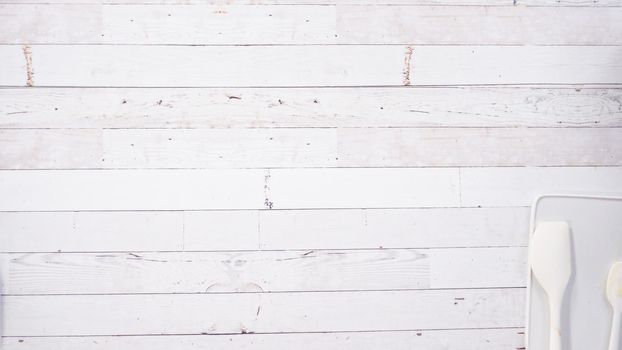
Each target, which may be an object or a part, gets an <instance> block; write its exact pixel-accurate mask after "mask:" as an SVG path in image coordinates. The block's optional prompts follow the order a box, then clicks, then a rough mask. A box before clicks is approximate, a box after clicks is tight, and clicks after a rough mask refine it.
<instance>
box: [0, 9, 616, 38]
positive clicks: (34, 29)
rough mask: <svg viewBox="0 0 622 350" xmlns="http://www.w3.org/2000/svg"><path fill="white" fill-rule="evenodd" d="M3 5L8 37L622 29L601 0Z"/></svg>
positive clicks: (487, 34)
mask: <svg viewBox="0 0 622 350" xmlns="http://www.w3.org/2000/svg"><path fill="white" fill-rule="evenodd" d="M0 6H1V7H0V13H2V21H0V43H1V44H176V45H180V44H185V45H206V44H209V45H231V44H237V45H244V44H447V45H455V44H462V45H465V44H467V45H489V44H503V45H525V44H532V45H534V44H543V45H615V44H618V43H619V38H620V36H622V25H621V24H620V23H622V10H620V9H617V8H613V9H610V8H597V7H595V8H576V7H574V8H573V7H569V8H548V7H522V6H521V7H513V6H496V7H490V6H351V5H342V4H340V5H339V6H323V5H315V6H314V5H307V6H304V7H301V6H300V5H278V6H270V5H261V6H249V5H203V4H202V5H186V6H175V5H151V6H144V5H97V4H90V5H84V4H80V5H77V4H76V5H31V4H19V5H16V4H13V5H0ZM301 9H302V10H301ZM578 22H580V23H581V24H582V25H581V26H577V25H576V23H578ZM370 26H371V27H373V28H375V30H373V31H370V30H368V28H370ZM75 28H81V30H79V31H76V30H75ZM438 28H446V30H443V31H440V30H438Z"/></svg>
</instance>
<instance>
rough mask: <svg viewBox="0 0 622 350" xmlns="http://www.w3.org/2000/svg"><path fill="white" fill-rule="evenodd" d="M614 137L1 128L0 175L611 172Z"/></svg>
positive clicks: (618, 154)
mask: <svg viewBox="0 0 622 350" xmlns="http://www.w3.org/2000/svg"><path fill="white" fill-rule="evenodd" d="M620 139H622V129H620V128H594V129H579V128H569V129H551V128H547V129H536V128H530V129H525V128H520V129H517V128H510V129H506V128H499V129H484V128H481V129H480V128H468V129H461V128H449V129H447V128H432V129H429V128H416V129H413V128H406V129H402V128H385V129H377V128H372V129H369V128H350V129H345V130H338V129H325V128H316V129H261V130H257V129H238V130H231V129H218V130H207V129H149V130H145V129H114V130H103V132H102V131H101V130H94V129H84V130H66V129H56V130H48V129H46V130H39V129H37V130H32V129H28V130H23V129H11V130H0V168H2V169H79V168H85V169H142V168H153V169H158V168H282V167H287V168H291V167H296V168H297V167H395V166H522V165H532V166H533V165H540V166H545V165H547V166H576V165H621V164H622V143H619V142H617V140H620ZM59 144H60V145H61V146H57V145H59ZM551 144H563V145H564V146H563V147H552V148H549V146H550V145H551ZM546 148H549V149H548V150H547V152H541V151H540V150H542V149H546ZM491 150H495V151H494V152H490V151H491Z"/></svg>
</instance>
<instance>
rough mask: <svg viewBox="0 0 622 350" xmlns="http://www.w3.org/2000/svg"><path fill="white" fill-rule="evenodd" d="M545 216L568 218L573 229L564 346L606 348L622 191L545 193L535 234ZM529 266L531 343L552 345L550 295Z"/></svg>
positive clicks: (621, 255) (619, 254)
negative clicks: (610, 280)
mask: <svg viewBox="0 0 622 350" xmlns="http://www.w3.org/2000/svg"><path fill="white" fill-rule="evenodd" d="M544 221H566V222H568V223H569V225H570V230H571V240H572V267H573V273H572V276H571V278H570V282H569V284H568V288H567V290H566V295H565V298H564V303H563V305H562V349H563V350H601V349H602V350H606V349H607V346H608V344H609V333H610V330H611V318H612V310H611V306H610V305H609V303H608V302H607V297H606V284H607V275H608V273H609V268H610V267H611V265H612V264H613V263H614V262H616V261H622V196H620V197H605V196H585V195H544V196H540V197H538V198H537V199H536V201H535V202H534V204H533V207H532V211H531V226H530V232H529V234H530V235H532V234H533V232H534V230H535V227H536V226H537V225H538V224H539V223H541V222H544ZM528 270H529V276H528V279H527V326H526V332H525V336H526V344H527V349H528V350H548V337H549V335H548V332H549V323H548V320H549V315H548V313H549V312H548V304H547V298H546V295H545V294H544V291H543V290H542V288H541V287H540V285H539V284H538V283H537V281H535V280H534V278H533V276H532V275H531V270H530V269H528Z"/></svg>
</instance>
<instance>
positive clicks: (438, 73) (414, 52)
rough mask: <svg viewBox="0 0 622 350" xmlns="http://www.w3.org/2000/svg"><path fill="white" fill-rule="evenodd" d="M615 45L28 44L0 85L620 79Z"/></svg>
mask: <svg viewBox="0 0 622 350" xmlns="http://www.w3.org/2000/svg"><path fill="white" fill-rule="evenodd" d="M22 49H23V47H21V46H18V45H9V46H7V45H4V46H0V52H1V53H0V55H2V56H7V57H8V56H11V57H19V54H20V53H21V50H22ZM621 50H622V48H621V47H618V46H440V45H439V46H415V47H413V46H399V45H389V46H380V45H345V46H339V45H338V46H334V45H329V46H295V47H284V46H105V45H104V46H102V45H36V46H32V47H31V52H32V53H31V56H32V70H33V71H34V72H35V74H34V76H33V77H32V79H29V80H28V81H27V80H26V79H24V80H23V81H22V83H21V84H15V75H16V73H11V75H9V76H8V77H7V78H5V77H4V75H2V76H0V85H2V86H14V85H21V86H25V85H33V86H70V87H71V86H93V87H96V86H103V87H119V86H121V87H122V86H130V87H131V86H136V87H167V86H168V87H236V86H237V87H250V86H266V87H269V86H273V87H278V86H283V87H284V86H309V87H312V86H382V85H388V86H403V85H448V84H449V85H452V84H454V85H469V84H590V83H594V84H596V83H600V84H615V83H620V82H622V65H621V64H620V60H619V57H620V54H621ZM441 67H442V68H441ZM13 70H18V68H15V67H14V68H13ZM22 76H23V77H25V76H26V72H25V71H24V72H23V75H22Z"/></svg>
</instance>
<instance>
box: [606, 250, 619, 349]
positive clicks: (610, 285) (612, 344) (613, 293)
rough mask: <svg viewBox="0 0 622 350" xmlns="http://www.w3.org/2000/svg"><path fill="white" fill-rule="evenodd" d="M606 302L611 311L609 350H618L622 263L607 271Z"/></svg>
mask: <svg viewBox="0 0 622 350" xmlns="http://www.w3.org/2000/svg"><path fill="white" fill-rule="evenodd" d="M607 300H609V304H611V308H612V309H613V318H612V320H611V334H610V336H609V350H618V342H619V339H620V312H622V262H617V263H615V264H613V265H612V266H611V268H610V269H609V276H608V277H607Z"/></svg>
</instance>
